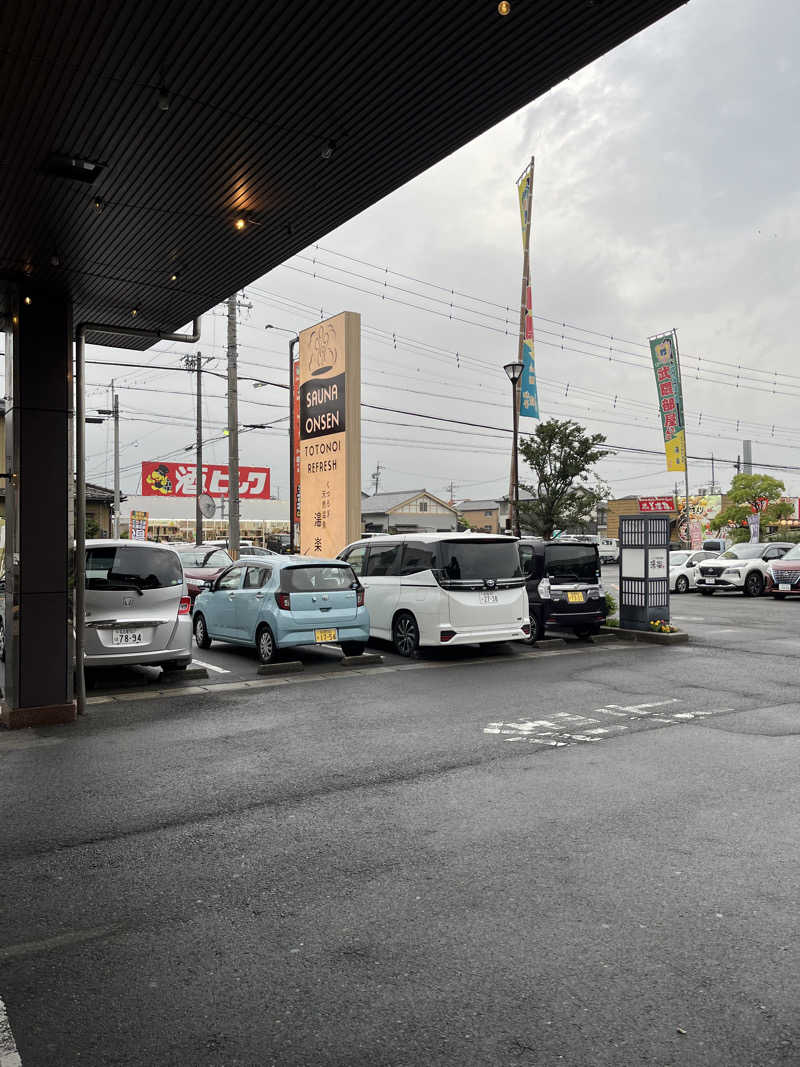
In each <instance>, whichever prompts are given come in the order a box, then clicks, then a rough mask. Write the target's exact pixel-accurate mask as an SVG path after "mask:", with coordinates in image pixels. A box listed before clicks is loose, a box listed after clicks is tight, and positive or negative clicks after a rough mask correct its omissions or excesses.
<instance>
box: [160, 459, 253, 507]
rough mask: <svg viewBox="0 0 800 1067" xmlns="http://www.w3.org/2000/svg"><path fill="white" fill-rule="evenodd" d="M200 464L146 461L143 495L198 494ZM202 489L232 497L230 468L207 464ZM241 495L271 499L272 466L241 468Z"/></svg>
mask: <svg viewBox="0 0 800 1067" xmlns="http://www.w3.org/2000/svg"><path fill="white" fill-rule="evenodd" d="M196 470H197V466H196V464H194V463H167V462H164V463H159V462H150V463H143V464H142V496H178V497H195V496H197V477H196ZM200 491H201V492H203V493H208V494H209V496H214V497H227V496H228V491H229V487H228V468H227V467H226V466H214V465H208V466H207V465H206V464H205V463H204V464H203V484H202V486H201V487H200ZM239 498H240V499H241V500H269V467H239Z"/></svg>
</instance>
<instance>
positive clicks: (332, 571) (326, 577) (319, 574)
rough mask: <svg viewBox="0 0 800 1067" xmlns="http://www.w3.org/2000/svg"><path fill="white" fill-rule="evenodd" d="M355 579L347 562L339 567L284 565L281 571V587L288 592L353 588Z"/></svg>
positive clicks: (313, 591)
mask: <svg viewBox="0 0 800 1067" xmlns="http://www.w3.org/2000/svg"><path fill="white" fill-rule="evenodd" d="M355 580H356V576H355V574H354V573H353V569H352V567H348V566H347V565H346V564H341V565H339V566H338V567H335V566H333V565H331V566H324V565H322V566H321V565H320V564H311V565H310V566H308V567H284V569H283V571H282V572H281V589H283V590H284V591H285V592H287V593H316V592H330V591H331V590H333V591H334V592H335V591H336V590H337V589H351V588H352V587H353V584H354V583H355Z"/></svg>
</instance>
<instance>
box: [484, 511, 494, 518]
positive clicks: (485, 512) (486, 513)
mask: <svg viewBox="0 0 800 1067" xmlns="http://www.w3.org/2000/svg"><path fill="white" fill-rule="evenodd" d="M483 514H484V515H488V517H489V518H491V517H492V515H493V514H494V512H493V511H484V513H483Z"/></svg>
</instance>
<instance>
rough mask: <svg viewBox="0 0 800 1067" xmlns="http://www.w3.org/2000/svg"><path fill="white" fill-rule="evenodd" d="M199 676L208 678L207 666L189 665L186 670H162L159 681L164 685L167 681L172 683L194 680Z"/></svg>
mask: <svg viewBox="0 0 800 1067" xmlns="http://www.w3.org/2000/svg"><path fill="white" fill-rule="evenodd" d="M197 678H208V671H207V670H206V669H205V667H187V668H186V670H185V671H162V672H161V677H160V678H159V679H158V683H159V685H162V684H163V683H164V682H166V683H167V684H168V685H170V684H172V683H173V682H187V681H194V680H195V679H197Z"/></svg>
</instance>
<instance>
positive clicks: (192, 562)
mask: <svg viewBox="0 0 800 1067" xmlns="http://www.w3.org/2000/svg"><path fill="white" fill-rule="evenodd" d="M178 555H179V556H180V557H181V562H182V563H183V565H184V567H227V566H228V565H229V564H231V563H233V560H232V559H231V557H230V556H229V555H228V553H227V552H226V551H225V549H224V548H215V549H211V550H209V548H208V546H206V547H205V548H204V547H203V546H202V545H201V546H200V547H199V548H185V549H182V550H181V551H179V552H178ZM242 555H245V553H244V552H243V553H242Z"/></svg>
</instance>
